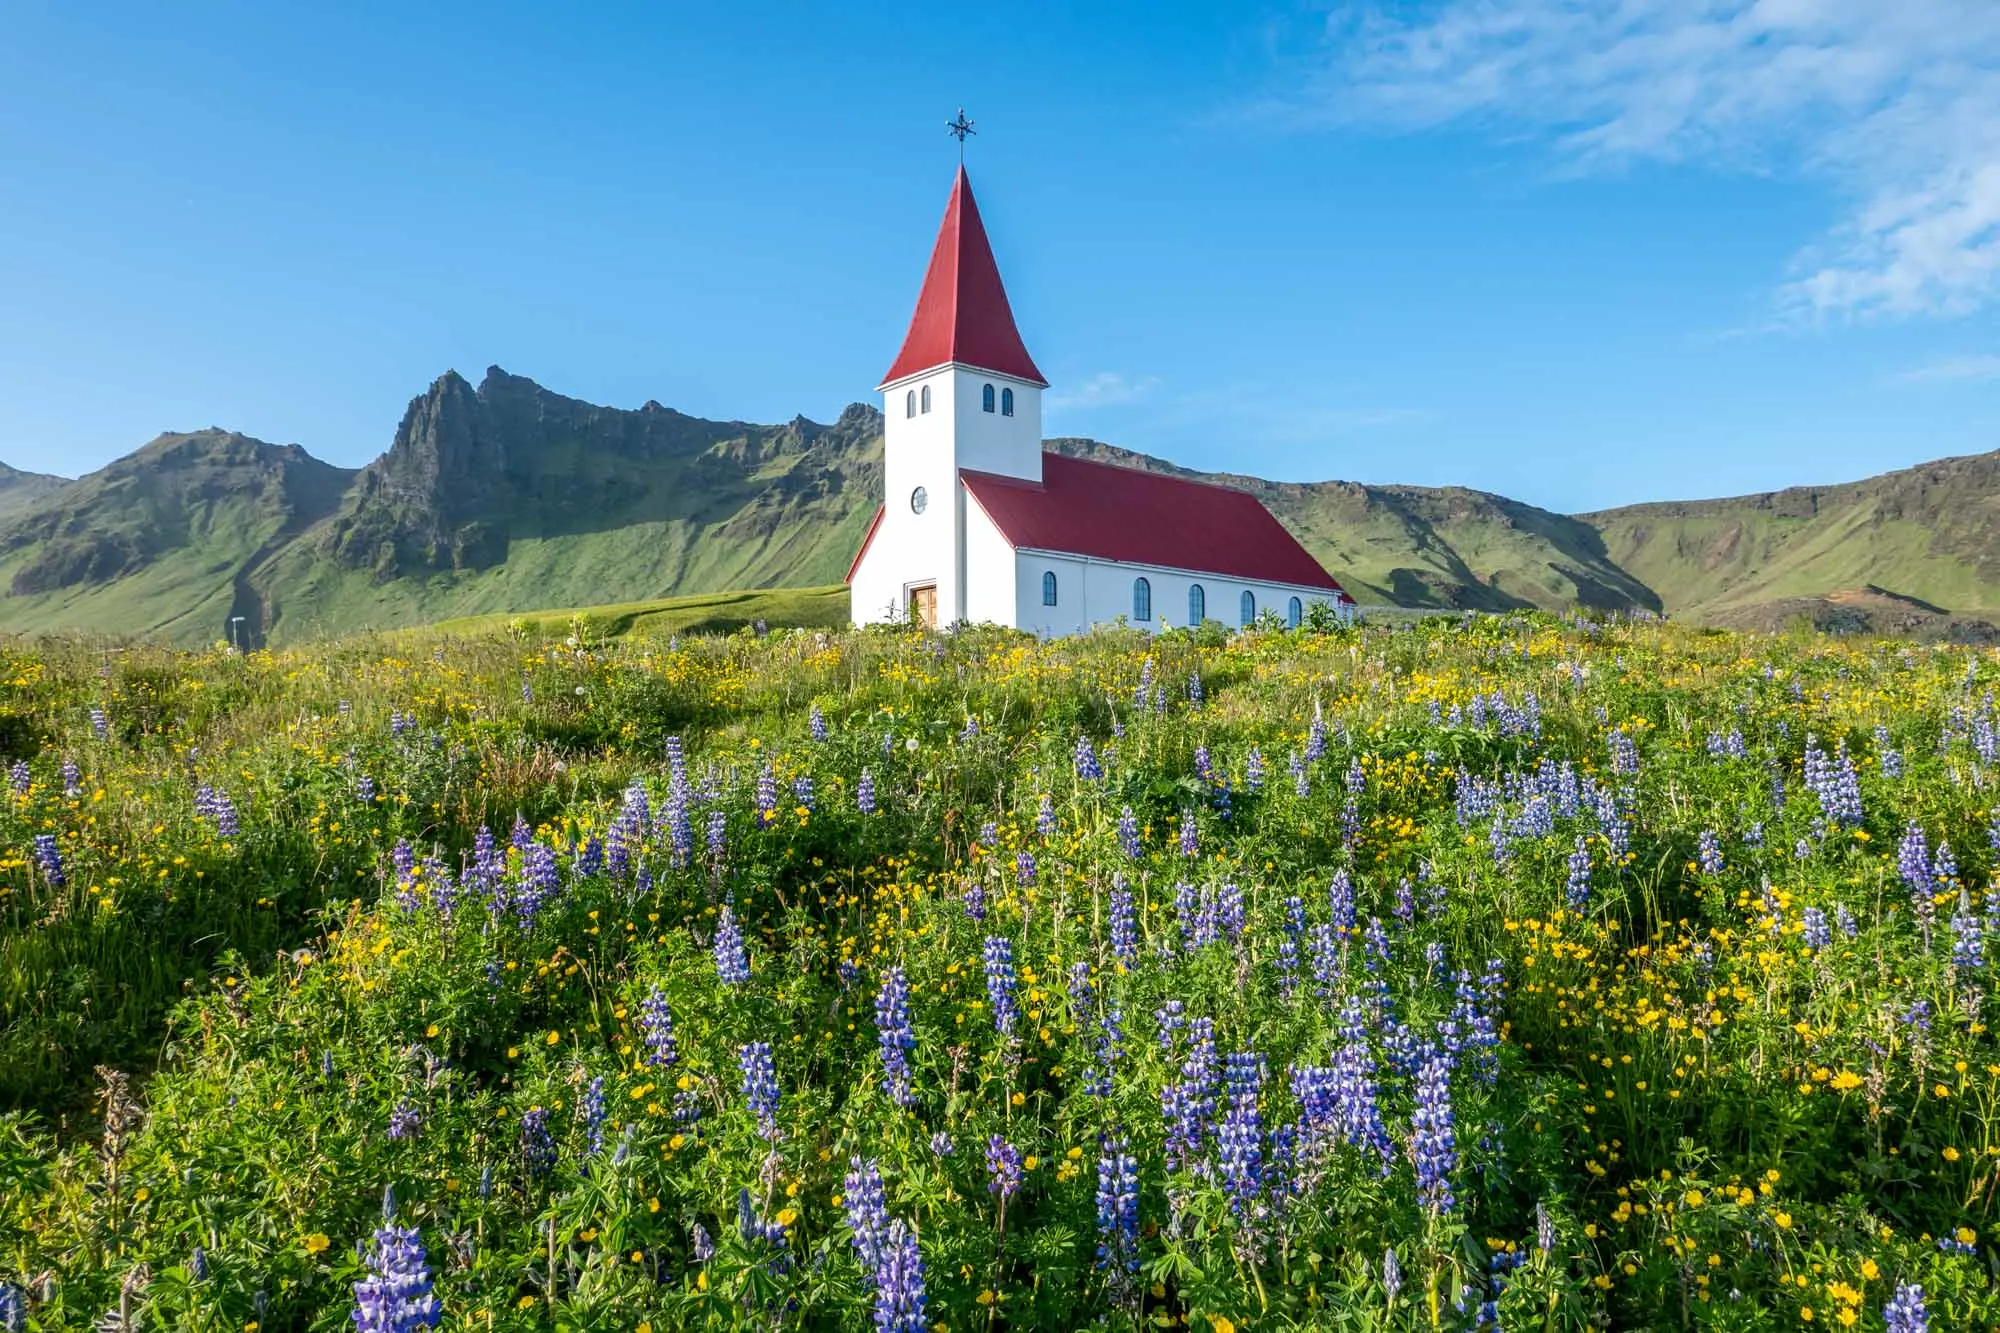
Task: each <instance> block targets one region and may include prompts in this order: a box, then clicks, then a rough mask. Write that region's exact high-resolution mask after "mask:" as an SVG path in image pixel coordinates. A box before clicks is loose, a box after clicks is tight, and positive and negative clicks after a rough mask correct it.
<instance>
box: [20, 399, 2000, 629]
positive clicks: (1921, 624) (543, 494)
mask: <svg viewBox="0 0 2000 1333" xmlns="http://www.w3.org/2000/svg"><path fill="white" fill-rule="evenodd" d="M1048 447H1049V448H1050V449H1053V450H1056V451H1059V452H1062V453H1066V454H1071V455H1075V456H1078V457H1083V458H1092V459H1097V460H1099V461H1103V462H1110V463H1116V464H1119V465H1121V466H1126V467H1137V468H1145V469H1150V470H1154V471H1161V472H1167V473H1171V474H1174V475H1177V476H1184V477H1194V478H1200V479H1205V480H1209V481H1214V482H1218V483H1220V484H1224V485H1229V486H1234V487H1237V488H1240V489H1243V490H1246V491H1249V492H1250V493H1251V494H1253V495H1256V496H1257V497H1258V498H1259V499H1260V500H1262V501H1263V502H1264V503H1265V504H1266V505H1267V506H1268V507H1269V508H1270V509H1271V511H1272V512H1273V513H1274V514H1276V515H1277V517H1278V518H1279V520H1280V521H1281V522H1283V523H1284V524H1285V525H1286V526H1287V527H1288V528H1290V529H1291V530H1292V532H1294V533H1295V534H1296V535H1297V536H1298V537H1299V539H1300V540H1301V541H1302V542H1304V543H1305V545H1306V547H1307V548H1308V549H1309V550H1311V551H1312V552H1313V554H1314V555H1315V556H1317V557H1318V558H1319V559H1320V561H1321V563H1323V564H1324V565H1325V566H1326V567H1327V568H1328V569H1329V570H1330V571H1331V572H1332V573H1333V574H1334V575H1335V577H1337V578H1339V579H1340V580H1341V581H1342V582H1343V583H1344V584H1345V585H1346V586H1347V587H1348V588H1349V590H1350V591H1352V592H1353V593H1354V594H1355V595H1356V596H1357V597H1358V598H1359V599H1360V600H1361V601H1362V602H1363V603H1364V604H1366V603H1391V604H1396V605H1402V606H1416V607H1438V608H1467V609H1478V610H1506V609H1512V608H1521V607H1541V608H1546V609H1561V608H1567V607H1574V606H1584V607H1590V608H1594V609H1599V610H1616V611H1664V612H1666V613H1668V614H1671V615H1674V616H1677V617H1680V618H1684V619H1689V620H1696V621H1701V622H1704V623H1712V624H1730V625H1742V626H1754V627H1782V626H1784V625H1787V624H1790V623H1794V622H1796V621H1800V620H1804V621H1809V622H1811V623H1814V624H1817V625H1820V626H1822V627H1825V628H1831V629H1836V630H1862V631H1869V632H1880V633H1897V634H1910V635H1916V636H1923V637H1953V638H1969V639H1977V640H1980V641H1987V639H1988V637H1989V636H1990V637H1991V638H1992V639H1993V640H1995V641H2000V629H1996V628H1995V625H1994V624H1993V623H1990V622H1989V619H1988V618H1989V617H1991V618H1992V620H1995V621H2000V521H1996V520H2000V453H1995V454H1986V455H1980V456H1978V457H1973V458H1954V459H1943V460H1940V461H1939V462H1936V463H1930V464H1925V465H1924V466H1922V467H1918V468H1911V469H1908V470H1906V471H1903V472H1896V473H1890V474H1888V475H1886V476H1881V477H1875V478H1871V479H1869V480H1867V481H1859V482H1850V483H1846V484H1844V485H1839V486H1824V487H1801V488H1794V489H1792V490H1786V491H1778V492H1773V493H1770V494H1767V495H1759V496H1745V497H1742V498H1740V499H1728V500H1702V501H1687V502H1675V503H1662V504H1646V505H1634V506H1629V507H1626V508H1621V509H1611V510H1605V511H1603V512H1600V513H1592V514H1578V515H1564V514H1557V513H1552V512H1550V511H1549V510H1546V509H1539V508H1537V507H1535V506H1533V505H1529V504H1524V503H1522V502H1520V501H1518V500H1511V499H1508V498H1507V497H1505V496H1501V495H1493V494H1489V493H1487V492H1483V491H1475V490H1468V489H1464V488H1461V487H1443V488H1428V487H1420V486H1365V485H1360V484H1358V483H1354V482H1343V481H1324V482H1311V483H1298V482H1272V481H1265V480H1262V479H1260V478H1256V477H1249V476H1242V475H1237V474H1205V473H1198V472H1193V471H1190V470H1188V469H1186V468H1181V467H1178V466H1176V465H1174V464H1172V463H1168V462H1166V461H1164V460H1161V459H1158V458H1152V457H1149V456H1148V455H1145V454H1140V453H1135V452H1132V451H1130V450H1126V449H1121V448H1118V447H1116V446H1113V445H1109V444H1104V443H1101V442H1098V441H1095V440H1084V439H1058V440H1050V441H1048ZM881 476H882V418H881V414H880V413H879V412H878V411H877V410H876V409H875V408H873V407H871V406H868V405H866V404H859V403H857V404H855V405H853V406H850V407H848V408H847V409H846V410H845V411H843V412H842V413H841V414H840V416H839V418H838V419H837V420H835V421H833V422H832V423H830V424H820V423H817V422H813V421H809V420H807V419H806V418H804V417H796V418H794V419H793V420H791V421H789V422H785V423H783V424H780V425H759V424H755V423H750V422H742V421H708V420H704V419H702V418H699V417H691V416H687V415H685V414H684V413H680V412H676V411H673V410H672V409H670V408H666V407H662V406H660V405H659V404H658V403H652V402H649V403H647V404H645V405H644V406H643V407H640V408H637V409H632V410H627V409H620V408H612V407H600V406H597V405H595V404H591V403H586V402H583V401H581V400H578V399H575V398H567V397H564V396H563V395H561V394H557V393H554V392H551V391H550V390H548V389H545V388H543V387H542V386H541V385H539V384H536V383H535V382H534V381H533V380H529V379H525V378H522V377H521V376H518V375H510V374H508V373H507V372H506V371H503V370H501V369H499V368H498V367H493V368H491V369H489V370H488V371H487V372H486V375H485V377H484V378H483V379H482V380H481V381H480V382H479V384H477V385H476V386H475V385H473V384H472V383H471V382H469V381H468V380H466V379H465V378H464V377H463V376H460V375H459V374H457V373H456V372H447V373H446V374H445V375H443V376H441V377H440V378H439V379H438V380H437V381H436V382H435V383H433V384H432V385H431V386H430V388H429V389H428V390H426V391H425V392H424V393H423V394H421V395H419V396H418V397H417V398H415V399H414V400H412V401H411V403H410V406H409V409H408V411H407V412H405V413H404V416H403V420H402V423H401V424H400V425H399V426H398V427H397V430H396V434H395V437H394V439H393V440H392V442H391V443H390V446H389V449H388V451H387V452H386V453H384V454H382V455H381V456H380V457H379V458H377V459H375V460H374V461H373V462H371V463H369V464H368V465H367V466H366V467H363V468H360V469H348V468H338V467H333V466H331V465H329V464H326V463H323V462H321V461H319V460H317V459H315V458H313V457H312V456H311V455H310V454H308V453H307V452H306V451H305V450H304V449H302V448H301V447H299V446H298V445H295V444H290V445H274V444H267V443H264V442H263V441H260V440H254V439H251V438H249V437H247V436H244V435H240V434H235V433H233V432H229V431H223V430H220V429H210V430H204V431H195V432H192V433H189V434H170V435H162V436H160V437H159V438H158V439H156V440H154V441H153V442H151V443H150V444H148V445H146V446H145V447H144V448H141V449H139V450H138V451H136V452H134V453H132V454H130V455H127V456H126V457H124V458H121V459H119V460H118V461H117V462H115V463H113V464H111V465H110V466H108V467H106V468H104V469H102V470H101V471H98V472H94V473H92V474H90V475H89V476H86V477H83V478H81V479H79V480H77V481H73V482H65V481H63V480H62V479H61V478H56V477H44V476H39V475H36V474H32V473H22V472H15V471H13V470H12V469H4V468H0V630H15V631H42V630H56V629H80V630H86V631H97V632H104V633H112V634H128V633H146V634H155V635H159V636H161V637H165V638H169V639H172V640H175V641H179V642H183V643H202V642H211V641H214V640H216V639H219V638H222V637H224V636H225V635H227V634H230V633H232V632H234V633H237V634H240V635H241V636H242V638H243V640H244V641H245V642H249V643H262V642H267V641H271V642H276V641H288V640H289V641H296V640H299V639H304V638H308V637H313V636H317V635H323V634H331V633H343V632H350V631H356V630H362V629H367V628H390V627H394V626H399V625H408V624H415V623H422V622H428V621H434V620H441V619H446V618H451V617H467V616H491V615H504V614H509V613H514V612H526V611H534V610H540V609H545V608H549V607H560V606H599V605H604V604H607V603H633V602H649V601H651V600H654V599H660V598H670V597H678V596H684V595H687V594H692V593H705V592H716V591H722V590H727V589H747V588H778V587H808V586H814V585H825V584H832V583H837V582H838V581H839V580H840V578H841V576H842V575H843V573H844V572H845V570H846V568H847V563H848V561H849V559H850V558H851V557H852V555H853V553H854V551H855V549H856V547H857V546H858V545H859V544H860V541H861V537H862V534H863V532H864V530H865V529H866V527H867V524H868V521H869V518H870V516H871V515H872V513H873V512H874V509H875V506H876V503H877V501H878V499H879V492H880V489H881Z"/></svg>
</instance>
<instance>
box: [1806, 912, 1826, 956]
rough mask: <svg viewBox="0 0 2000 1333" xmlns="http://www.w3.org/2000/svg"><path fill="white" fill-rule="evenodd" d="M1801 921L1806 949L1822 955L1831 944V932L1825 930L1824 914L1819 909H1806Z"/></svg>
mask: <svg viewBox="0 0 2000 1333" xmlns="http://www.w3.org/2000/svg"><path fill="white" fill-rule="evenodd" d="M1803 920H1804V926H1805V930H1804V936H1805V945H1806V948H1808V949H1811V950H1812V951H1813V952H1814V953H1824V952H1825V951H1826V949H1827V948H1828V947H1829V946H1830V945H1831V944H1832V943H1833V932H1832V931H1831V930H1829V929H1828V928H1827V924H1826V913H1825V912H1824V911H1823V910H1821V909H1820V908H1817V907H1808V908H1806V910H1805V912H1804V914H1803Z"/></svg>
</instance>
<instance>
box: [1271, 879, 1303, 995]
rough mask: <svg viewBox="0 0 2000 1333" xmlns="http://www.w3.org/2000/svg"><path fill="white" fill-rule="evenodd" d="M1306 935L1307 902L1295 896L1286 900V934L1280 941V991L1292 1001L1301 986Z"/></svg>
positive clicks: (1278, 962) (1277, 962)
mask: <svg viewBox="0 0 2000 1333" xmlns="http://www.w3.org/2000/svg"><path fill="white" fill-rule="evenodd" d="M1305 933H1306V905H1305V900H1304V899H1302V898H1299V897H1297V896H1296V895H1294V896H1293V897H1290V898H1287V899H1285V923H1284V933H1283V934H1282V935H1281V936H1280V938H1279V940H1278V956H1277V960H1276V966H1277V969H1278V990H1279V991H1280V992H1281V993H1282V994H1283V995H1284V997H1285V998H1286V999H1288V1000H1289V999H1291V998H1292V995H1293V993H1294V992H1296V991H1297V990H1298V986H1299V944H1300V942H1301V941H1302V940H1303V939H1304V938H1305Z"/></svg>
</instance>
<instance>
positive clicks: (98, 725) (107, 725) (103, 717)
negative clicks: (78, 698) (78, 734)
mask: <svg viewBox="0 0 2000 1333" xmlns="http://www.w3.org/2000/svg"><path fill="white" fill-rule="evenodd" d="M90 734H91V735H93V736H95V737H97V739H98V740H104V739H105V738H106V737H108V736H110V735H111V717H110V714H108V713H106V712H105V711H104V710H103V709H102V708H99V707H96V706H94V705H93V706H92V708H91V710H90Z"/></svg>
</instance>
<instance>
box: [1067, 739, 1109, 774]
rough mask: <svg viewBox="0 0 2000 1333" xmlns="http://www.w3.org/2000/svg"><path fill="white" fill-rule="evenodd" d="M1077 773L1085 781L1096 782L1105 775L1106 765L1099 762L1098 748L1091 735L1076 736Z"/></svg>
mask: <svg viewBox="0 0 2000 1333" xmlns="http://www.w3.org/2000/svg"><path fill="white" fill-rule="evenodd" d="M1074 758H1075V760H1076V775H1077V777H1078V778H1080V779H1082V780H1083V781H1085V782H1096V781H1097V780H1098V779H1100V778H1102V777H1103V776H1104V766H1103V765H1102V764H1100V763H1098V762H1097V750H1096V749H1095V748H1094V747H1093V746H1092V745H1091V743H1090V737H1088V736H1078V737H1077V738H1076V754H1075V756H1074Z"/></svg>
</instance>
